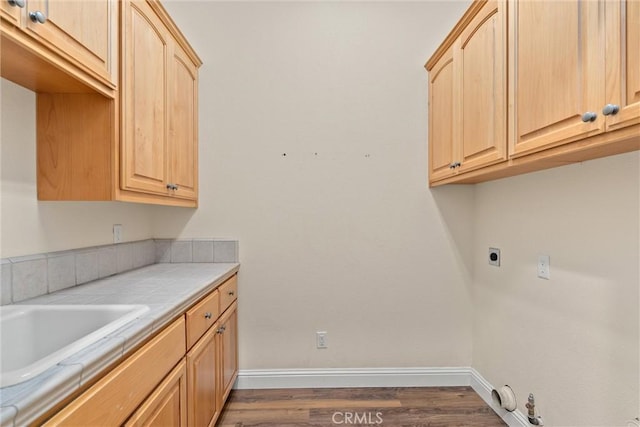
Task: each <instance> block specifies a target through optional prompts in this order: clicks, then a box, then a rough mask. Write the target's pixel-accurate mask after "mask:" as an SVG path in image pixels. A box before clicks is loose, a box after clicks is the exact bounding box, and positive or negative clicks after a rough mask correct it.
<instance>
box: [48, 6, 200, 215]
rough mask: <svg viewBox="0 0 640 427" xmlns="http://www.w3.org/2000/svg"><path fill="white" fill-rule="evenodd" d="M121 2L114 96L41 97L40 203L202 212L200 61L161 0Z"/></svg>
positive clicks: (50, 94)
mask: <svg viewBox="0 0 640 427" xmlns="http://www.w3.org/2000/svg"><path fill="white" fill-rule="evenodd" d="M118 4H119V9H120V17H121V18H120V22H121V24H122V32H121V37H120V58H119V59H120V61H119V64H120V86H119V89H118V91H117V93H116V94H117V96H116V99H109V98H105V97H103V96H100V95H99V94H95V93H94V94H83V93H80V94H68V93H67V94H60V93H39V94H38V97H37V116H38V117H37V149H38V150H37V157H38V169H37V171H38V177H37V178H38V198H39V199H40V200H122V201H130V202H140V203H151V204H163V205H173V206H187V207H195V206H197V199H198V120H197V117H198V67H199V66H200V65H201V64H202V62H201V61H200V58H198V56H197V55H196V53H195V52H194V50H193V49H192V48H191V46H190V45H189V44H188V42H187V41H186V39H185V38H184V36H183V35H182V33H181V32H180V30H179V29H178V28H177V27H176V26H175V24H174V23H173V21H172V20H171V18H170V17H169V15H168V14H167V12H166V11H165V9H164V8H163V7H162V5H161V4H160V3H159V2H158V1H156V0H142V1H137V0H135V1H131V0H122V1H120V2H118Z"/></svg>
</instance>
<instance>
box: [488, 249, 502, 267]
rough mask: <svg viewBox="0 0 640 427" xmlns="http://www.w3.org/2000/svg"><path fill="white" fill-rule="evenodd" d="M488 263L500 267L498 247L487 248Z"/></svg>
mask: <svg viewBox="0 0 640 427" xmlns="http://www.w3.org/2000/svg"><path fill="white" fill-rule="evenodd" d="M489 265H495V266H496V267H500V249H498V248H489Z"/></svg>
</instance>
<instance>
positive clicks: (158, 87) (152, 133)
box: [121, 1, 170, 194]
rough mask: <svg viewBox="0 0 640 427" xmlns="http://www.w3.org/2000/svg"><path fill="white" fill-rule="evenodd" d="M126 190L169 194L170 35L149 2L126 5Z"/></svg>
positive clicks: (124, 75) (129, 2) (124, 20)
mask: <svg viewBox="0 0 640 427" xmlns="http://www.w3.org/2000/svg"><path fill="white" fill-rule="evenodd" d="M122 22H123V42H122V67H123V70H122V71H123V72H122V76H123V77H122V92H121V100H122V130H123V131H122V144H121V145H122V161H121V167H122V189H123V190H139V191H142V192H147V193H156V194H167V193H168V191H169V190H168V189H167V184H168V182H169V181H168V170H167V159H168V157H167V155H168V153H167V144H168V138H167V119H168V114H167V113H168V111H167V107H168V105H167V82H168V78H167V73H168V69H167V57H168V54H169V53H168V44H169V38H170V34H169V31H168V30H167V28H166V26H165V25H164V23H163V22H162V21H161V20H160V18H159V17H158V15H157V14H156V13H155V11H154V10H153V9H152V8H151V6H150V4H149V3H147V2H146V1H139V2H138V1H125V2H123V3H122Z"/></svg>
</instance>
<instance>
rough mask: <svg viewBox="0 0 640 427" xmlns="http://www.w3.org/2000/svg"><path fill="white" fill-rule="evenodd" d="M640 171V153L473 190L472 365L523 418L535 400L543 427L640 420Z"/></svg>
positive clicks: (501, 181)
mask: <svg viewBox="0 0 640 427" xmlns="http://www.w3.org/2000/svg"><path fill="white" fill-rule="evenodd" d="M639 169H640V168H639V155H638V153H637V152H636V153H630V154H624V155H619V156H614V157H610V158H605V159H599V160H594V161H589V162H585V163H583V164H578V165H572V166H565V167H561V168H557V169H551V170H548V171H542V172H538V173H534V174H529V175H523V176H519V177H514V178H508V179H503V180H499V181H495V182H490V183H485V184H481V185H478V186H477V188H476V215H475V224H474V228H475V234H476V239H475V253H474V259H475V275H474V299H473V301H474V304H473V305H474V308H475V313H474V322H473V324H474V334H473V338H474V340H473V343H474V345H473V365H474V367H475V368H476V369H477V370H478V371H479V372H480V373H482V374H483V375H484V376H485V377H486V378H487V379H488V380H489V381H490V382H491V383H492V384H493V385H494V386H499V385H502V384H509V385H510V386H511V387H513V389H514V391H515V393H516V396H517V397H518V401H519V406H520V409H521V410H522V411H525V410H526V409H525V407H524V404H525V403H526V398H527V396H528V394H529V393H530V392H533V393H534V394H535V396H536V400H537V403H538V405H539V406H538V407H539V409H540V411H541V414H542V415H543V417H544V419H545V422H546V424H545V425H551V426H621V425H626V423H625V421H627V420H630V419H632V418H634V417H637V416H638V415H639V414H640V408H639V404H640V390H639V387H640V386H639V384H640V372H639V369H638V365H639V361H640V353H639V338H638V337H639V336H640V329H639V326H638V325H639V323H640V318H639V317H638V306H639V305H638V302H639V298H640V295H639V288H640V275H639V268H640V252H639V249H638V246H639V241H640V207H639V204H640V202H639V192H640V184H639V182H640V170H639ZM490 246H494V247H498V248H500V249H501V255H502V265H501V267H500V268H496V267H492V266H489V265H488V263H487V250H488V248H489V247H490ZM539 254H546V255H550V257H551V278H550V280H543V279H539V278H537V270H536V263H537V257H538V255H539Z"/></svg>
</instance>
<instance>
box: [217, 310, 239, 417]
mask: <svg viewBox="0 0 640 427" xmlns="http://www.w3.org/2000/svg"><path fill="white" fill-rule="evenodd" d="M237 307H238V306H237V303H235V302H234V303H233V304H232V305H231V307H229V309H228V310H227V311H226V312H225V313H224V314H223V315H222V316H221V317H220V321H219V322H220V328H219V329H220V333H219V334H218V336H219V340H220V367H221V369H220V382H221V387H220V398H219V404H220V406H222V404H223V403H224V401H226V400H227V397H229V393H231V389H232V388H233V384H234V382H235V380H236V377H237V376H238V309H237Z"/></svg>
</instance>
